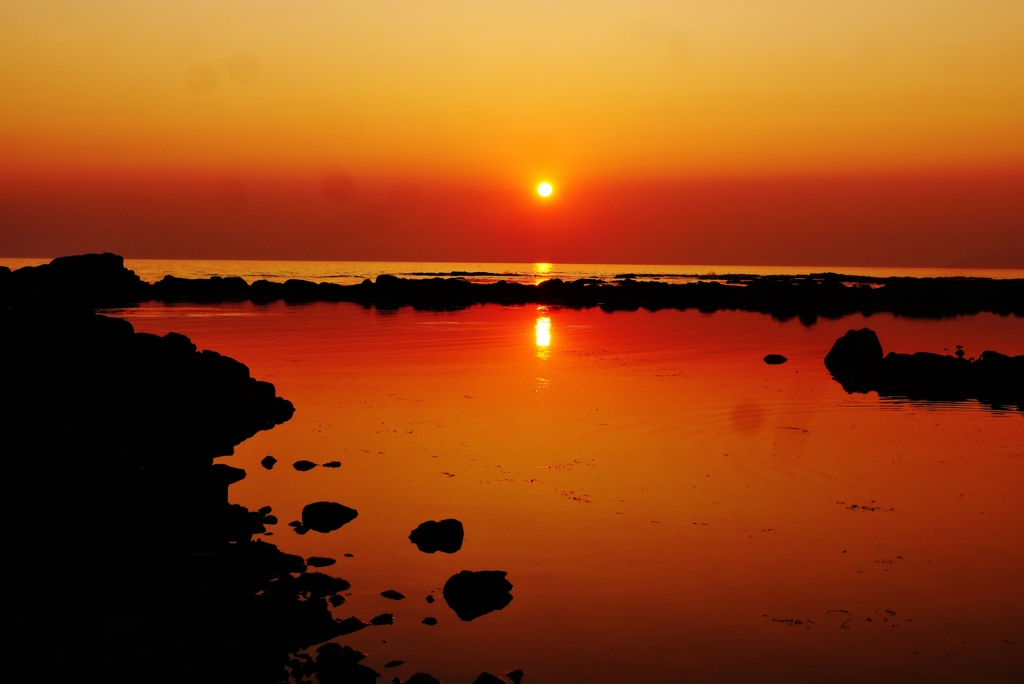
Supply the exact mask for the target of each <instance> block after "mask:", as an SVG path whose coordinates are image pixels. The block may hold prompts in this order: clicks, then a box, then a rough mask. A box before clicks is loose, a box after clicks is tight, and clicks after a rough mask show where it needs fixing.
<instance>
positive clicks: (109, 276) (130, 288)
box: [0, 254, 1024, 325]
mask: <svg viewBox="0 0 1024 684" xmlns="http://www.w3.org/2000/svg"><path fill="white" fill-rule="evenodd" d="M633 275H634V274H622V275H621V277H619V278H617V279H616V281H615V282H602V281H597V280H593V279H580V280H576V281H573V282H563V281H561V280H559V279H557V278H556V279H552V280H547V281H545V282H542V283H540V284H537V285H526V284H520V283H510V282H506V281H499V282H497V283H490V284H481V283H472V282H470V281H468V280H465V279H464V278H461V277H449V278H439V277H434V278H425V279H404V278H396V277H394V276H389V275H381V276H378V277H377V279H376V281H370V280H365V281H364V282H362V283H361V284H358V285H347V286H346V285H338V284H335V283H313V282H309V281H305V280H289V281H287V282H284V283H276V282H270V281H267V280H257V281H255V282H253V283H251V284H250V283H247V282H246V281H244V280H242V279H241V278H219V277H213V278H207V279H199V280H188V279H184V278H176V277H173V276H166V277H165V278H163V279H162V280H160V281H159V282H157V283H145V282H142V281H141V280H139V278H138V276H136V275H135V274H134V273H133V272H132V271H130V270H128V269H126V268H124V264H123V260H122V259H121V257H119V256H117V255H114V254H87V255H81V256H74V257H62V258H61V259H55V260H54V261H53V262H52V263H50V264H47V265H44V266H36V267H26V268H21V269H18V270H16V271H13V272H12V271H8V270H6V269H0V299H2V300H7V301H22V300H25V299H33V300H38V299H43V300H47V301H52V300H53V298H54V297H60V298H62V299H63V300H69V299H73V300H74V301H76V302H79V303H82V304H88V305H91V306H98V307H104V306H105V307H110V306H127V305H131V304H135V303H138V302H143V301H162V302H222V301H251V302H254V303H257V304H269V303H272V302H278V301H284V302H288V303H293V304H301V303H306V302H355V303H358V304H361V305H363V306H367V307H376V308H378V309H383V310H391V309H396V308H399V307H403V306H412V307H415V308H418V309H428V310H454V309H461V308H465V307H468V306H472V305H474V304H488V303H492V304H549V305H559V306H566V307H572V308H587V307H601V308H602V309H603V310H605V311H633V310H637V309H640V308H643V309H648V310H652V311H654V310H658V309H697V310H699V311H703V312H712V311H719V310H740V311H755V312H761V313H766V314H771V315H772V316H773V317H775V318H778V319H780V320H787V319H792V318H799V319H800V320H801V321H803V322H804V323H806V324H808V325H810V324H813V323H814V322H815V321H817V319H818V317H825V318H839V317H841V316H846V315H850V314H855V313H861V314H864V315H871V314H875V313H881V312H890V313H893V314H896V315H899V316H912V317H923V318H941V317H948V316H958V315H966V314H974V313H981V312H990V313H996V314H1000V315H1009V314H1013V315H1015V316H1024V280H991V279H987V278H961V277H955V278H872V277H864V276H850V275H842V274H837V273H812V274H808V275H800V276H783V275H774V276H757V275H728V276H714V275H708V276H701V277H700V280H699V281H697V282H684V283H668V282H664V281H663V280H646V281H639V280H635V279H634V278H633V277H631V276H633Z"/></svg>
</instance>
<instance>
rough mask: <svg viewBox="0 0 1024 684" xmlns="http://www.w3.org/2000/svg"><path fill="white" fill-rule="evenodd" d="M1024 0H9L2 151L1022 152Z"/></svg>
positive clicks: (260, 154)
mask: <svg viewBox="0 0 1024 684" xmlns="http://www.w3.org/2000/svg"><path fill="white" fill-rule="evenodd" d="M1022 36H1024V2H1021V1H1020V0H972V1H971V2H966V1H963V0H958V1H954V0H837V1H828V2H824V1H821V0H814V1H812V0H692V1H689V2H683V1H668V0H647V1H634V2H608V1H601V0H586V1H564V2H554V1H549V2H539V1H537V0H515V1H510V0H509V1H506V0H489V1H487V2H480V1H470V0H432V1H429V2H425V1H423V0H402V1H399V0H375V1H373V2H368V1H367V2H343V1H340V0H230V1H229V0H173V1H172V0H89V1H88V2H86V1H82V0H59V1H58V0H4V2H3V3H0V102H2V110H3V115H2V116H0V147H2V148H3V149H4V150H5V152H4V154H3V155H0V156H2V157H3V158H4V159H5V161H3V162H0V164H2V165H4V166H6V167H7V168H8V169H10V168H17V167H25V168H28V167H30V166H37V165H38V166H51V167H52V166H56V167H70V168H92V167H129V168H132V167H156V168H177V169H180V168H190V169H191V168H196V169H215V170H222V169H225V168H228V169H233V168H239V167H245V168H248V169H250V170H260V171H268V170H270V171H293V170H307V169H311V170H317V169H323V168H339V169H345V170H346V171H348V172H350V173H352V174H367V175H370V174H373V175H379V174H389V175H391V174H400V175H415V176H423V175H429V176H433V177H474V176H486V177H508V178H521V177H530V178H534V177H569V176H586V177H620V178H621V177H659V176H689V175H702V174H774V173H805V172H845V171H864V170H867V171H870V170H875V169H886V170H889V169H933V168H973V167H993V166H995V167H1001V166H1019V165H1021V164H1022V163H1024V115H1022V112H1024V39H1022V38H1021V37H1022Z"/></svg>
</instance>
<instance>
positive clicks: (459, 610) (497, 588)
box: [442, 570, 512, 622]
mask: <svg viewBox="0 0 1024 684" xmlns="http://www.w3.org/2000/svg"><path fill="white" fill-rule="evenodd" d="M506 574H507V573H505V572H502V571H501V570H481V571H479V572H473V571H471V570H463V571H462V572H460V573H458V574H456V575H452V576H451V577H450V578H449V579H448V581H447V582H445V584H444V589H443V592H442V593H443V595H444V600H445V602H447V604H448V606H449V607H450V608H451V609H452V610H454V611H455V614H456V615H458V616H459V619H460V620H463V621H465V622H469V621H470V620H475V619H476V618H478V617H480V616H482V615H486V614H487V613H490V612H493V611H495V610H501V609H503V608H504V607H505V606H507V605H508V604H509V603H511V602H512V594H511V593H510V592H511V591H512V583H511V582H509V581H508V580H507V579H505V575H506Z"/></svg>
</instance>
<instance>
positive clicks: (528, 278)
mask: <svg viewBox="0 0 1024 684" xmlns="http://www.w3.org/2000/svg"><path fill="white" fill-rule="evenodd" d="M48 261H50V259H6V258H0V265H4V266H7V267H9V268H11V269H16V268H21V267H22V266H36V265H39V264H44V263H47V262H48ZM125 265H126V266H127V267H128V268H130V269H132V270H133V271H135V272H136V273H137V274H139V276H140V277H141V278H142V279H143V280H145V281H148V282H156V281H158V280H160V279H161V278H163V277H164V276H165V275H173V276H177V277H179V278H209V277H211V276H222V277H228V276H239V277H241V278H244V279H245V280H247V281H249V282H252V281H255V280H261V279H263V280H272V281H285V280H288V279H289V278H298V279H301V280H312V281H315V282H330V283H339V284H342V285H352V284H355V283H360V282H362V281H363V280H365V279H367V278H369V279H371V280H372V279H374V278H376V277H377V276H378V275H381V274H384V273H386V274H389V275H394V276H399V277H402V278H431V277H464V278H466V279H467V280H471V281H474V282H482V283H487V282H496V281H498V280H507V281H509V282H519V283H536V282H540V281H542V280H547V279H549V278H561V279H562V280H576V279H579V278H594V279H598V280H606V281H612V280H614V279H615V278H616V277H619V276H627V275H628V276H632V277H635V278H636V279H637V280H664V281H669V282H686V281H692V280H698V279H700V278H701V277H707V276H709V275H730V274H751V275H802V274H808V273H826V272H832V273H843V274H846V275H859V276H871V277H889V276H906V277H912V278H939V277H951V276H968V277H974V278H1024V269H977V268H975V269H970V268H968V269H964V268H896V267H860V266H742V265H740V266H736V265H732V266H729V265H721V264H718V265H715V264H677V265H666V264H657V265H652V264H549V263H491V262H480V263H472V262H437V261H433V262H421V261H247V260H214V259H209V260H208V259H125Z"/></svg>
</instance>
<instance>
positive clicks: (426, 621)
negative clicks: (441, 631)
mask: <svg viewBox="0 0 1024 684" xmlns="http://www.w3.org/2000/svg"><path fill="white" fill-rule="evenodd" d="M422 624H424V625H436V624H437V618H432V617H425V618H423V620H422Z"/></svg>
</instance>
